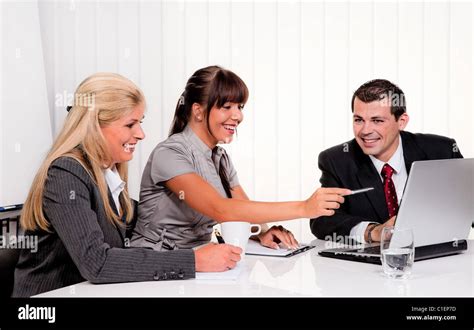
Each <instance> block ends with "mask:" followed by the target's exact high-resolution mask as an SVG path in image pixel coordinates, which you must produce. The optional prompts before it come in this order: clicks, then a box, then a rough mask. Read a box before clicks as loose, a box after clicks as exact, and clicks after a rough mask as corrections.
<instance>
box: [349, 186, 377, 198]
mask: <svg viewBox="0 0 474 330" xmlns="http://www.w3.org/2000/svg"><path fill="white" fill-rule="evenodd" d="M371 190H374V187H369V188H362V189H357V190H352V192H351V195H355V194H360V193H363V192H366V191H371ZM349 196H350V195H349Z"/></svg>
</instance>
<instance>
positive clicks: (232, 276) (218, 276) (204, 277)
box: [196, 263, 243, 281]
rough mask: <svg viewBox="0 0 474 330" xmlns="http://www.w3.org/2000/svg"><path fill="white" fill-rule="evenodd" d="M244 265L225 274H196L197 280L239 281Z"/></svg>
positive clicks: (239, 265) (238, 265)
mask: <svg viewBox="0 0 474 330" xmlns="http://www.w3.org/2000/svg"><path fill="white" fill-rule="evenodd" d="M242 267H243V266H242V265H241V264H240V263H238V264H237V266H236V267H235V268H233V269H231V270H227V271H225V272H196V280H234V281H235V280H237V278H238V277H239V275H240V273H241V271H242Z"/></svg>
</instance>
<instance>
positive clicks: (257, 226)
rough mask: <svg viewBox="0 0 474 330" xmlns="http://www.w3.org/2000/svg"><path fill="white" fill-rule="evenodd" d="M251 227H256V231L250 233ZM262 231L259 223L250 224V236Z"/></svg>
mask: <svg viewBox="0 0 474 330" xmlns="http://www.w3.org/2000/svg"><path fill="white" fill-rule="evenodd" d="M252 228H257V231H256V232H255V233H252ZM261 231H262V226H260V225H255V224H253V225H250V236H254V235H258V234H260V232H261Z"/></svg>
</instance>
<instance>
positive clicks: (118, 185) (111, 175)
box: [104, 165, 125, 197]
mask: <svg viewBox="0 0 474 330" xmlns="http://www.w3.org/2000/svg"><path fill="white" fill-rule="evenodd" d="M104 176H105V181H106V182H107V186H109V189H110V192H111V193H112V195H113V197H115V196H117V197H118V195H120V193H121V192H122V190H123V189H124V188H125V182H124V181H122V178H121V177H120V175H119V174H118V172H117V168H116V167H115V165H114V166H112V167H111V168H108V169H106V170H105V171H104Z"/></svg>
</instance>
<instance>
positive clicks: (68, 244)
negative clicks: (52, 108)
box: [13, 157, 195, 297]
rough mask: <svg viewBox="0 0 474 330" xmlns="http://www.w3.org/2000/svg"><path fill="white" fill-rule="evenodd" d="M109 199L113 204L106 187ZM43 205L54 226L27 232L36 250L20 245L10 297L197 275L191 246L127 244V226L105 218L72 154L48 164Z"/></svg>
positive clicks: (89, 181) (94, 187)
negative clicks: (160, 248)
mask: <svg viewBox="0 0 474 330" xmlns="http://www.w3.org/2000/svg"><path fill="white" fill-rule="evenodd" d="M109 202H110V204H111V205H112V208H113V209H114V210H116V209H115V205H114V202H113V200H112V195H111V194H110V192H109ZM43 209H44V213H45V216H46V218H47V220H48V221H49V222H50V224H51V226H50V229H51V231H52V232H51V233H48V232H44V231H35V232H30V231H27V232H25V235H37V236H38V246H37V252H33V249H31V250H22V251H21V254H20V258H19V261H18V263H17V266H16V269H15V283H14V289H13V297H25V296H32V295H35V294H39V293H41V292H45V291H50V290H54V289H57V288H61V287H64V286H68V285H72V284H74V283H78V282H82V281H84V280H88V281H90V282H92V283H114V282H133V281H153V280H166V279H187V278H193V277H194V276H195V265H194V263H195V260H194V252H193V251H192V250H175V251H164V252H157V251H154V250H151V249H146V248H125V246H124V242H125V232H126V230H125V226H124V227H122V228H119V227H118V226H115V225H113V224H112V223H111V222H110V221H109V220H107V217H106V214H105V209H104V205H103V202H102V199H101V198H100V194H99V190H98V188H97V185H96V184H95V183H94V182H93V181H92V178H91V177H90V176H89V175H88V174H87V172H86V171H85V169H84V168H83V167H82V166H81V165H80V164H79V162H77V161H76V160H74V159H72V158H68V157H61V158H59V159H57V160H56V161H54V162H53V164H52V165H51V167H50V168H49V170H48V179H47V180H46V185H45V193H44V198H43Z"/></svg>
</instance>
